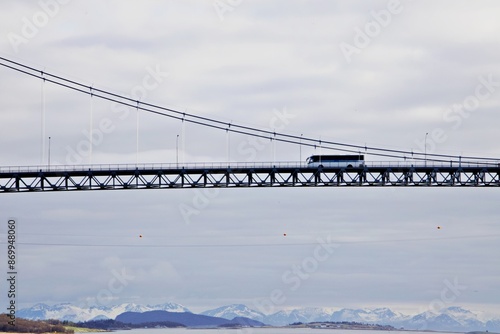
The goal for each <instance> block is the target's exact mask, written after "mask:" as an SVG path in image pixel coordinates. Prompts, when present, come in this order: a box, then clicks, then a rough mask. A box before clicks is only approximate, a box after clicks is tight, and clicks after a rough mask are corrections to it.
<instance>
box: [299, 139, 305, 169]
mask: <svg viewBox="0 0 500 334" xmlns="http://www.w3.org/2000/svg"><path fill="white" fill-rule="evenodd" d="M303 135H304V134H302V133H301V134H300V142H299V161H300V162H302V136H303Z"/></svg>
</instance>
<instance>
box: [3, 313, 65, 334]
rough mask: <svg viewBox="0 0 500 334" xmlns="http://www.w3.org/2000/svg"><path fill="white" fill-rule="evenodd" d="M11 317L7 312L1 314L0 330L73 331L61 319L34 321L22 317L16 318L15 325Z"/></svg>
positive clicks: (31, 331) (30, 331)
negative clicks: (12, 323)
mask: <svg viewBox="0 0 500 334" xmlns="http://www.w3.org/2000/svg"><path fill="white" fill-rule="evenodd" d="M11 321H12V320H11V318H10V317H9V316H8V315H7V314H0V332H14V333H50V332H52V333H54V332H58V333H73V330H68V329H66V328H64V326H63V325H62V324H61V323H60V322H59V321H33V320H26V319H21V318H16V319H15V326H12V325H11V324H9V322H11Z"/></svg>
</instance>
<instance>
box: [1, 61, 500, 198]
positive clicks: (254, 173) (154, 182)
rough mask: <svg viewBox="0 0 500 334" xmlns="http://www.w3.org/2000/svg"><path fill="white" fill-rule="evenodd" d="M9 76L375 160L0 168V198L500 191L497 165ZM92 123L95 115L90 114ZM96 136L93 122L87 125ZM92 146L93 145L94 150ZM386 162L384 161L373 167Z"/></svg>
mask: <svg viewBox="0 0 500 334" xmlns="http://www.w3.org/2000/svg"><path fill="white" fill-rule="evenodd" d="M0 65H1V66H2V67H3V68H5V69H8V70H13V71H16V72H18V73H20V74H23V75H27V76H30V77H32V78H35V79H38V80H42V81H43V82H44V83H45V82H48V83H51V84H54V85H57V86H61V87H64V88H66V89H68V90H72V91H76V92H79V93H81V94H87V95H88V96H90V98H91V99H93V98H98V99H102V100H107V101H110V102H113V103H118V104H120V105H123V106H126V107H129V108H133V109H136V110H137V111H139V110H141V111H144V112H147V113H152V114H155V115H158V116H159V117H160V116H161V117H168V118H171V119H174V120H177V121H180V122H182V124H185V123H192V124H196V125H198V126H204V127H210V128H214V129H217V130H219V131H221V132H225V133H227V134H229V133H237V134H240V135H245V136H251V137H256V138H261V139H269V140H270V141H272V142H282V143H287V144H290V145H300V146H301V147H302V146H305V147H314V148H317V147H320V148H321V149H322V150H326V151H328V150H332V151H335V152H338V151H339V152H342V153H344V154H345V153H350V154H353V155H360V154H361V152H362V154H363V156H365V155H366V156H370V157H372V158H373V161H363V162H362V163H361V164H356V165H354V166H352V165H346V164H342V163H336V164H335V163H332V164H326V163H325V164H310V163H304V162H294V161H291V162H275V161H273V162H268V163H264V162H258V163H257V162H255V163H238V162H225V163H185V162H183V163H178V162H177V163H171V164H140V163H136V164H91V163H90V164H86V165H50V163H48V164H45V165H39V166H2V167H0V192H2V193H14V192H36V191H69V190H111V189H182V188H198V187H222V188H237V187H349V186H350V187H387V186H396V187H407V186H412V187H498V186H500V159H498V158H491V157H472V156H455V155H444V154H433V153H429V154H427V152H413V151H404V150H393V149H387V148H383V147H372V146H360V145H354V144H348V143H340V142H332V141H322V140H321V139H316V138H307V137H303V136H296V135H291V134H287V133H281V132H275V131H270V130H266V129H259V128H254V127H249V126H244V125H240V124H234V123H232V122H231V123H227V122H223V121H220V120H217V119H213V118H209V117H203V116H199V115H195V114H190V113H186V112H182V111H179V110H175V109H171V108H166V107H163V106H159V105H154V104H150V103H145V102H142V101H138V100H134V99H132V98H130V97H127V96H123V95H119V94H115V93H113V92H109V91H106V90H101V89H96V88H94V87H92V86H87V85H84V84H82V83H79V82H76V81H73V80H69V79H66V78H63V77H61V76H56V75H53V74H50V73H47V72H44V71H42V70H39V69H36V68H33V67H30V66H27V65H24V64H21V63H19V62H14V61H12V60H9V59H6V58H2V57H0ZM91 119H92V115H91ZM89 131H90V138H92V133H91V131H92V124H90V130H89ZM90 147H92V143H91V144H90ZM380 157H383V158H384V159H385V160H384V161H376V159H377V158H380Z"/></svg>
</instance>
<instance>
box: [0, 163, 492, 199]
mask: <svg viewBox="0 0 500 334" xmlns="http://www.w3.org/2000/svg"><path fill="white" fill-rule="evenodd" d="M346 186H351V187H387V186H398V187H407V186H411V187H464V186H465V187H498V186H500V167H498V166H472V167H471V166H468V167H461V166H457V167H453V166H449V167H445V166H444V167H443V166H439V167H437V166H417V167H414V166H406V167H405V166H372V167H369V166H364V167H358V168H346V167H342V168H341V167H337V168H332V167H329V168H321V167H320V168H311V167H307V166H296V167H293V166H286V167H283V166H270V167H264V166H259V167H236V168H232V167H231V166H228V167H210V168H202V167H190V168H183V167H180V168H154V167H149V168H146V167H140V168H139V167H135V168H132V167H127V168H123V167H112V166H109V168H103V167H102V166H101V167H99V168H88V169H85V168H80V169H78V168H68V169H61V168H57V169H56V170H53V169H52V170H51V169H50V168H45V169H38V170H36V171H35V170H23V169H22V168H18V169H17V170H12V168H11V169H10V170H7V171H6V170H1V171H0V192H3V193H8V192H30V191H31V192H35V191H70V190H110V189H180V188H204V187H221V188H236V187H346Z"/></svg>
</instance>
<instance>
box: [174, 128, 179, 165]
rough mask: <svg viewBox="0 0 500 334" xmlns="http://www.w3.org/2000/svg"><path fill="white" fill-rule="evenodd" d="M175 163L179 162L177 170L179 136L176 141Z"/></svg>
mask: <svg viewBox="0 0 500 334" xmlns="http://www.w3.org/2000/svg"><path fill="white" fill-rule="evenodd" d="M175 161H176V162H177V168H179V135H177V138H176V139H175Z"/></svg>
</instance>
